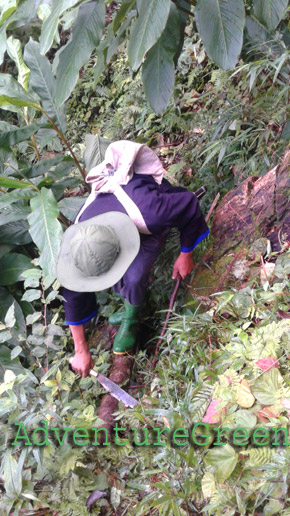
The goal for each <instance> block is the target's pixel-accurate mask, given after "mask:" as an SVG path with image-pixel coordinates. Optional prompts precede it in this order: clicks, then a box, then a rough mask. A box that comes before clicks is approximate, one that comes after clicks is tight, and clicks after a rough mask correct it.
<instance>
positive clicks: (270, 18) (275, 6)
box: [253, 0, 288, 30]
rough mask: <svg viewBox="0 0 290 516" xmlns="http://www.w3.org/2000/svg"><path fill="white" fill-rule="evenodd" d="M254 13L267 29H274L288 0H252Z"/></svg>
mask: <svg viewBox="0 0 290 516" xmlns="http://www.w3.org/2000/svg"><path fill="white" fill-rule="evenodd" d="M253 5H254V13H255V16H256V17H257V18H258V20H259V21H260V22H261V23H263V25H265V27H267V29H269V30H274V29H276V27H277V25H278V24H279V22H280V21H281V19H282V17H283V14H284V12H285V10H286V8H287V5H288V0H254V1H253Z"/></svg>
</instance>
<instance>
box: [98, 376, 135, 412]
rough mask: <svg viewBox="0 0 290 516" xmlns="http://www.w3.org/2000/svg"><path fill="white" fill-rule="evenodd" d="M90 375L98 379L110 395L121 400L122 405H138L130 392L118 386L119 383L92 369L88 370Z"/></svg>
mask: <svg viewBox="0 0 290 516" xmlns="http://www.w3.org/2000/svg"><path fill="white" fill-rule="evenodd" d="M90 375H91V376H94V377H95V378H96V379H97V380H98V382H99V383H100V384H101V385H102V386H103V387H104V389H106V391H108V392H109V393H110V394H111V396H113V397H114V398H116V399H117V400H119V401H122V402H123V403H124V405H126V407H130V408H133V407H135V406H136V405H138V401H137V400H135V398H132V396H130V394H128V393H127V392H126V391H124V389H121V387H119V385H117V384H116V383H114V382H112V380H109V378H106V377H105V376H103V375H102V374H100V373H97V372H96V371H94V370H93V369H91V370H90Z"/></svg>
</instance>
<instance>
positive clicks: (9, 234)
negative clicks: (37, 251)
mask: <svg viewBox="0 0 290 516" xmlns="http://www.w3.org/2000/svg"><path fill="white" fill-rule="evenodd" d="M28 229H29V225H28V222H27V221H26V220H18V221H17V222H9V223H8V224H5V225H4V226H0V245H1V244H14V245H25V244H29V243H30V242H31V236H30V234H29V231H28Z"/></svg>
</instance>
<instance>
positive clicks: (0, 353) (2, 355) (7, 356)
mask: <svg viewBox="0 0 290 516" xmlns="http://www.w3.org/2000/svg"><path fill="white" fill-rule="evenodd" d="M7 369H9V370H10V371H13V373H14V374H15V375H18V374H26V375H28V376H29V379H28V380H27V381H30V380H32V381H33V382H34V383H36V384H37V383H38V380H37V378H36V377H35V376H34V374H32V373H31V371H29V369H24V367H23V366H22V365H21V363H20V361H19V357H17V358H14V359H13V360H11V350H10V349H9V348H7V347H6V346H4V345H3V344H1V346H0V381H1V382H2V381H3V377H4V373H5V371H6V370H7Z"/></svg>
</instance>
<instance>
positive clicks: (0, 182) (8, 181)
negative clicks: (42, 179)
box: [0, 176, 31, 188]
mask: <svg viewBox="0 0 290 516" xmlns="http://www.w3.org/2000/svg"><path fill="white" fill-rule="evenodd" d="M0 186H4V188H27V187H28V186H31V184H30V183H28V182H27V181H20V180H19V179H12V178H11V177H3V176H0Z"/></svg>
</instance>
